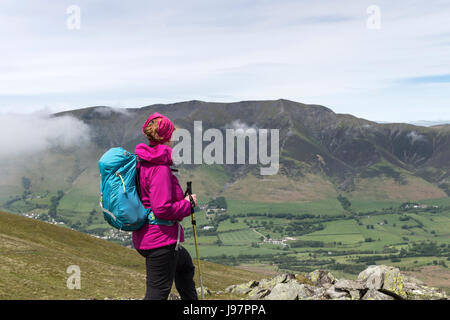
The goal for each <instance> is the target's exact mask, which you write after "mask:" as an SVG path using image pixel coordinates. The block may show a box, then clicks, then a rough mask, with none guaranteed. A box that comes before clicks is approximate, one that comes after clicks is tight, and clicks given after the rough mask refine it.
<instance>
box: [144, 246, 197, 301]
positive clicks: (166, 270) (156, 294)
mask: <svg viewBox="0 0 450 320" xmlns="http://www.w3.org/2000/svg"><path fill="white" fill-rule="evenodd" d="M137 251H138V252H139V253H140V254H141V255H142V256H143V257H145V267H146V271H147V289H146V292H145V297H144V300H167V298H168V296H169V293H170V290H171V289H172V284H173V281H174V280H175V287H176V288H177V291H178V293H179V294H180V297H181V299H182V300H197V299H198V297H197V291H196V290H195V283H194V270H195V267H194V264H193V263H192V258H191V256H190V254H189V252H188V251H187V250H186V249H185V248H183V247H182V246H181V245H180V246H179V247H178V250H177V251H176V250H175V244H173V245H170V246H164V247H160V248H156V249H150V250H139V249H138V250H137Z"/></svg>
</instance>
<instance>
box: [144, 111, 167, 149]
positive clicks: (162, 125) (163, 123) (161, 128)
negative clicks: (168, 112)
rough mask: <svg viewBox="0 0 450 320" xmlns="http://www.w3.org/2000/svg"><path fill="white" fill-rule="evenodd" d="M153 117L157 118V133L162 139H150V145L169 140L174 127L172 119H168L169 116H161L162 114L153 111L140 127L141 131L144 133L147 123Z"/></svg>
mask: <svg viewBox="0 0 450 320" xmlns="http://www.w3.org/2000/svg"><path fill="white" fill-rule="evenodd" d="M155 118H158V135H159V136H160V137H161V138H163V139H162V140H161V141H150V144H152V145H154V144H158V143H164V142H167V141H169V140H170V138H171V137H172V132H173V130H174V129H175V127H174V125H173V123H172V121H170V119H169V118H167V117H165V116H163V115H162V114H159V113H158V112H155V113H154V114H152V115H151V116H150V117H149V118H148V119H147V121H145V124H144V126H143V127H142V132H143V133H144V134H145V128H146V127H147V125H148V124H149V123H150V121H152V120H153V119H155Z"/></svg>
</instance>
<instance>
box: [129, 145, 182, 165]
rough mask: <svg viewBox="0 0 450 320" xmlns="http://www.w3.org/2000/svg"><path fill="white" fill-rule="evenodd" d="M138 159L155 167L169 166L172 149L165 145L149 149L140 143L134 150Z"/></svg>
mask: <svg viewBox="0 0 450 320" xmlns="http://www.w3.org/2000/svg"><path fill="white" fill-rule="evenodd" d="M134 152H135V153H136V155H137V156H138V157H139V159H141V160H143V161H147V162H149V163H151V164H155V165H169V166H171V165H172V164H173V162H172V148H171V147H169V146H166V145H165V144H157V145H155V146H152V147H150V146H149V145H147V144H145V143H140V144H138V145H137V146H136V149H135V150H134Z"/></svg>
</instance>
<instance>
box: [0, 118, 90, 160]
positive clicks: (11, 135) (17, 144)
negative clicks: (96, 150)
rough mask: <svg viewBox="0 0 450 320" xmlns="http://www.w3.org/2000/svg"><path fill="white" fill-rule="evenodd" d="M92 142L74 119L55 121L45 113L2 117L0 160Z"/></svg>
mask: <svg viewBox="0 0 450 320" xmlns="http://www.w3.org/2000/svg"><path fill="white" fill-rule="evenodd" d="M89 142H90V131H89V127H88V126H87V125H86V124H85V123H83V122H82V121H80V120H78V119H76V118H74V117H71V116H61V117H53V116H52V115H51V114H50V113H48V112H45V111H39V112H35V113H32V114H25V115H24V114H14V113H3V114H2V113H0V157H1V156H18V155H29V154H32V153H36V152H42V151H45V150H47V149H49V148H52V147H60V148H63V149H66V148H70V147H74V146H82V145H85V144H86V143H89Z"/></svg>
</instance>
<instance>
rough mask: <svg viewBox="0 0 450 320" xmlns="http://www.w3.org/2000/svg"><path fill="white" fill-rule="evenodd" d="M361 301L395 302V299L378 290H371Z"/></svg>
mask: <svg viewBox="0 0 450 320" xmlns="http://www.w3.org/2000/svg"><path fill="white" fill-rule="evenodd" d="M361 300H395V299H394V298H393V297H391V296H388V295H387V294H384V293H382V292H380V291H378V290H375V289H369V290H367V292H366V294H365V295H364V296H363V297H362V298H361Z"/></svg>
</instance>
